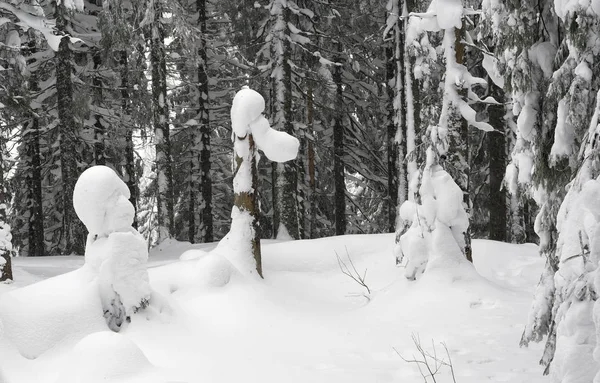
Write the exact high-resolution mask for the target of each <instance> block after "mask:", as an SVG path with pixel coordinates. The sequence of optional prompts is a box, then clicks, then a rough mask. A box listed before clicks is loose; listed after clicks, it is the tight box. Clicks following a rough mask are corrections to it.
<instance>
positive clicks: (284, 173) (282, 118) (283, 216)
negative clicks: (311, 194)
mask: <svg viewBox="0 0 600 383" xmlns="http://www.w3.org/2000/svg"><path fill="white" fill-rule="evenodd" d="M290 12H291V11H290V9H289V8H287V6H284V7H283V8H282V10H281V14H279V15H277V18H278V20H277V23H278V24H280V27H281V28H284V29H285V28H287V25H288V23H289V20H290ZM277 38H278V40H279V41H278V42H279V43H280V44H281V46H282V50H283V52H280V53H279V54H278V57H277V61H278V62H277V65H279V66H281V69H282V72H283V73H282V76H283V77H282V79H281V80H282V81H281V82H280V83H278V82H277V81H276V82H275V86H276V87H277V88H276V89H277V91H276V92H275V95H276V96H277V97H280V96H281V97H282V99H278V100H277V108H278V114H279V116H278V120H279V121H277V122H278V123H279V129H281V127H283V131H284V132H286V133H288V134H290V135H294V122H293V118H294V115H293V110H292V97H293V94H292V67H291V62H290V60H291V54H292V47H291V43H290V41H289V39H288V38H287V37H286V35H285V30H281V31H279V34H278V36H277ZM275 51H277V49H275ZM279 87H282V88H279ZM282 125H283V126H282ZM276 166H277V175H276V183H275V187H276V189H277V190H276V195H275V198H276V200H275V204H276V205H275V209H276V210H278V211H277V216H278V221H279V224H278V225H277V226H275V230H276V231H275V232H276V237H279V236H280V235H285V234H289V236H290V237H291V238H294V239H299V238H300V227H299V222H298V203H297V198H298V168H297V162H296V160H293V161H288V162H286V163H283V164H277V165H276Z"/></svg>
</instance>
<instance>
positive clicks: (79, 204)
mask: <svg viewBox="0 0 600 383" xmlns="http://www.w3.org/2000/svg"><path fill="white" fill-rule="evenodd" d="M129 196H130V194H129V188H128V187H127V185H126V184H125V183H124V182H123V181H121V179H120V178H119V176H118V175H117V173H115V171H114V170H112V169H111V168H109V167H107V166H93V167H91V168H89V169H87V170H86V171H84V172H83V173H82V174H81V175H80V176H79V179H78V180H77V183H76V184H75V189H74V190H73V206H74V207H75V212H76V213H77V216H78V217H79V219H80V220H81V222H83V224H84V225H85V227H86V228H87V229H88V232H89V233H90V235H105V234H108V233H111V232H114V231H118V230H122V229H128V228H130V227H131V224H132V223H133V216H134V214H135V211H134V208H133V205H131V203H130V202H129Z"/></svg>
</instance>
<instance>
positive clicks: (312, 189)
mask: <svg viewBox="0 0 600 383" xmlns="http://www.w3.org/2000/svg"><path fill="white" fill-rule="evenodd" d="M313 97H314V95H313V89H312V84H311V83H310V81H309V84H308V89H307V90H306V120H307V124H306V125H307V126H306V129H307V130H308V132H309V134H310V137H309V138H308V149H307V150H308V186H309V193H310V194H309V196H308V199H309V202H310V211H309V214H308V220H309V223H308V225H309V229H308V238H314V236H315V224H316V221H317V209H316V197H317V195H316V192H317V183H316V179H315V146H314V145H315V144H314V139H315V138H314V134H315V132H314V118H315V117H314V116H315V108H314V103H313Z"/></svg>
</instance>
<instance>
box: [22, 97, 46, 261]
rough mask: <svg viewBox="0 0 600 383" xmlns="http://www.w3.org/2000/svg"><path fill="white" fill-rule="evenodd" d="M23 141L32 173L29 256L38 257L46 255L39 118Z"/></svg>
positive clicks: (29, 181) (29, 183) (33, 119)
mask: <svg viewBox="0 0 600 383" xmlns="http://www.w3.org/2000/svg"><path fill="white" fill-rule="evenodd" d="M35 88H37V87H35ZM35 88H32V89H35ZM23 140H24V142H25V143H26V145H27V157H28V159H29V161H30V162H29V163H28V164H27V166H28V168H29V169H30V171H29V172H28V173H27V176H26V184H27V196H28V200H29V218H28V224H27V232H28V239H29V240H28V242H29V246H28V249H27V251H28V252H27V256H29V257H37V256H43V255H45V245H44V211H43V208H42V164H41V156H40V127H39V120H38V117H37V116H32V117H31V120H30V122H29V124H28V126H27V129H26V131H25V135H24V137H23Z"/></svg>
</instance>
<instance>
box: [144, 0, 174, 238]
mask: <svg viewBox="0 0 600 383" xmlns="http://www.w3.org/2000/svg"><path fill="white" fill-rule="evenodd" d="M161 18H162V6H161V3H160V1H155V2H154V21H153V24H152V37H151V46H150V62H151V65H152V107H153V108H152V109H153V114H152V116H153V124H154V135H155V140H156V177H157V205H158V215H157V218H158V241H159V242H162V241H164V240H165V239H167V238H170V237H172V236H173V234H174V231H175V230H174V206H173V204H174V201H173V168H172V160H171V140H170V131H169V107H168V104H167V78H166V76H167V68H166V60H165V33H164V27H163V24H162V20H161Z"/></svg>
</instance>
